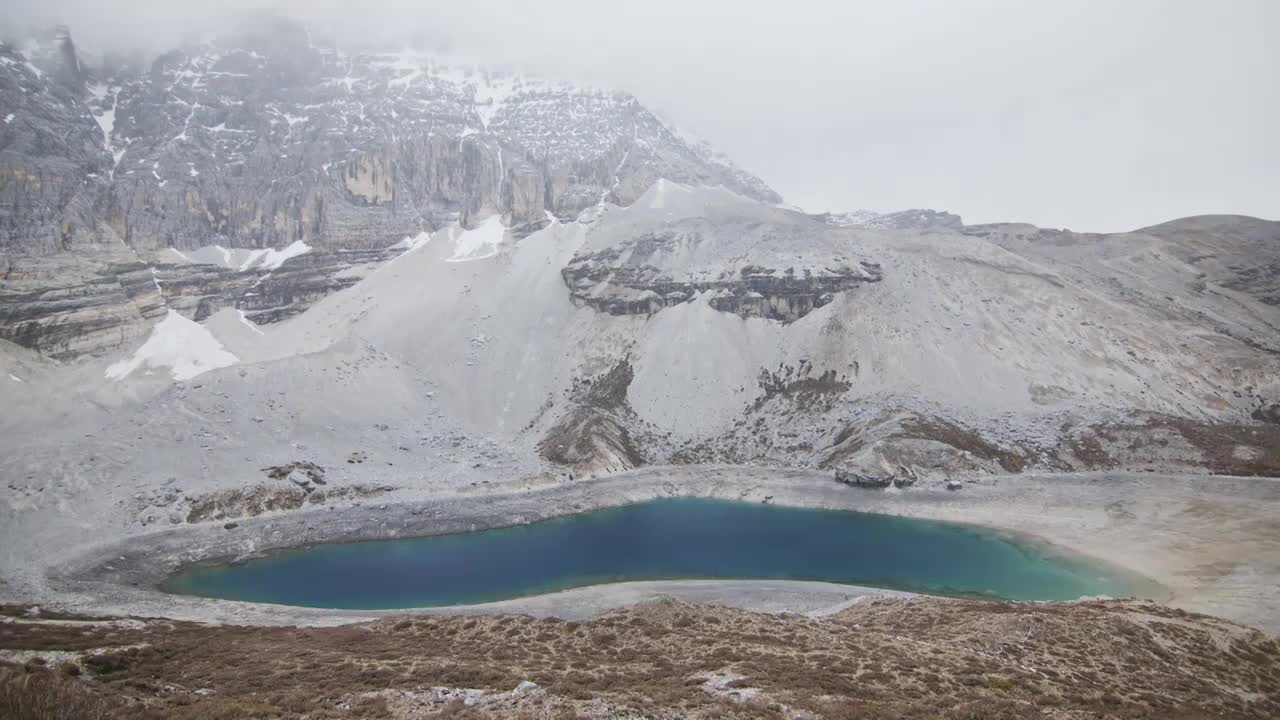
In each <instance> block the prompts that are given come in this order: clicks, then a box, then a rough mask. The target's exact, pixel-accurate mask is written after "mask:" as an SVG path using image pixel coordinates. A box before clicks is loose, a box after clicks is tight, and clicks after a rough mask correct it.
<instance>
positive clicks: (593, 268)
mask: <svg viewBox="0 0 1280 720" xmlns="http://www.w3.org/2000/svg"><path fill="white" fill-rule="evenodd" d="M797 248H803V251H802V252H797ZM561 274H562V275H563V277H564V281H565V284H566V285H568V286H569V291H570V295H571V297H572V299H573V301H574V302H575V303H576V304H579V305H585V306H588V307H591V308H593V309H595V310H597V311H599V312H604V313H609V314H611V315H652V314H654V313H657V312H658V311H660V310H662V309H663V308H667V307H672V306H674V305H680V304H682V303H687V302H692V301H694V300H697V299H705V300H706V301H707V303H708V304H709V305H710V306H711V307H712V308H714V309H716V310H719V311H721V312H729V313H734V314H736V315H740V316H742V317H761V318H767V319H770V320H778V321H782V322H793V321H795V320H798V319H800V318H802V317H804V316H805V315H807V314H809V313H810V312H811V311H813V310H814V309H816V308H820V307H822V306H824V305H826V304H828V303H830V302H832V301H833V300H834V299H835V296H836V294H837V293H841V292H844V291H846V290H852V289H854V288H856V287H857V286H859V285H862V284H864V283H869V282H876V281H878V280H880V279H881V277H882V272H881V268H880V265H879V264H878V263H876V262H874V261H873V260H871V259H870V257H869V256H867V255H865V254H864V253H861V252H859V250H858V248H857V246H856V245H855V244H854V243H853V242H851V240H850V237H849V235H848V233H847V232H844V231H841V230H837V229H834V228H832V227H831V226H829V225H827V224H825V223H823V222H821V221H819V220H815V219H814V218H812V217H810V216H806V215H803V214H801V213H796V212H790V211H785V210H780V209H776V208H767V207H751V208H750V209H749V210H746V211H744V205H743V203H742V202H741V198H740V197H737V196H735V195H734V194H733V193H729V192H724V191H705V190H701V189H695V188H693V187H690V186H685V185H681V184H678V183H673V182H670V181H667V180H663V181H660V182H659V183H657V184H655V185H654V187H653V188H652V189H651V190H650V191H649V192H648V193H646V194H645V195H644V196H642V197H641V198H639V199H638V200H637V202H636V203H635V204H634V205H632V206H631V207H630V208H629V209H628V210H627V212H626V213H618V214H613V215H610V216H608V217H605V218H603V219H602V220H601V221H600V222H598V223H597V224H596V225H595V226H594V227H593V229H592V231H591V235H590V238H589V240H588V242H587V244H586V246H585V247H583V248H582V249H581V250H580V251H579V252H578V253H577V254H576V255H575V256H574V257H573V259H572V260H571V261H570V262H569V264H568V265H566V266H565V268H564V269H563V270H562V271H561Z"/></svg>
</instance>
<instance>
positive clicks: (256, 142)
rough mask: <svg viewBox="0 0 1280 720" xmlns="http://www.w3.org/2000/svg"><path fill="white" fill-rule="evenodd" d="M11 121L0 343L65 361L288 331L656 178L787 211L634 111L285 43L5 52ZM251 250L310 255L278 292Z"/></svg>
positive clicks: (568, 89)
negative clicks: (139, 55) (167, 322)
mask: <svg viewBox="0 0 1280 720" xmlns="http://www.w3.org/2000/svg"><path fill="white" fill-rule="evenodd" d="M0 107H3V108H6V109H7V112H6V114H5V117H4V124H3V125H2V126H0V252H2V253H3V261H2V262H0V273H3V275H4V277H5V280H6V286H7V287H6V288H5V290H6V292H5V293H4V295H3V296H0V337H4V338H6V339H9V340H13V341H16V342H18V343H20V344H23V345H26V346H29V347H36V348H38V349H40V350H41V351H42V352H45V353H46V354H49V355H51V356H55V357H60V358H64V359H65V358H72V357H75V356H77V355H81V354H85V353H101V352H103V351H106V350H109V349H112V348H114V347H117V346H119V345H120V344H121V343H125V342H130V341H133V340H135V339H137V338H138V337H139V335H140V332H141V331H142V329H145V326H146V324H148V323H149V322H153V321H156V320H158V319H159V318H160V317H161V316H162V315H163V313H164V309H165V306H166V304H167V305H168V306H170V307H176V308H178V309H179V310H180V311H182V312H183V313H185V314H187V315H190V316H192V317H194V318H195V319H197V320H203V319H205V318H207V317H209V316H210V315H212V314H213V313H214V312H215V311H216V310H217V309H219V308H221V307H225V306H229V305H234V306H236V307H239V308H240V309H243V310H245V311H246V312H248V313H249V314H250V316H251V317H252V318H253V319H254V320H255V321H257V322H272V321H275V320H279V319H282V318H283V317H287V316H289V315H291V314H295V313H297V312H299V311H301V310H302V309H304V308H305V307H306V306H307V305H308V304H309V303H310V302H313V301H314V300H315V299H316V298H318V297H322V296H324V295H326V294H328V293H330V292H333V291H334V290H337V289H340V288H342V287H346V286H349V285H350V284H351V283H353V282H354V281H355V280H356V279H358V278H359V277H360V276H361V274H362V273H363V272H364V271H366V270H367V268H368V264H369V263H371V262H379V261H384V260H386V259H387V258H388V257H389V255H388V254H386V253H385V252H384V251H385V250H386V249H387V248H388V247H390V246H392V245H394V244H396V243H397V242H399V241H401V240H402V239H404V238H406V237H412V236H415V235H417V234H419V233H421V232H423V231H432V230H437V229H439V228H441V227H445V226H447V225H450V224H452V223H461V224H462V225H463V226H466V227H470V226H472V225H474V224H476V223H478V222H481V221H483V220H484V219H485V218H486V217H488V216H491V215H498V216H500V217H501V218H502V220H503V223H504V224H505V225H506V226H507V227H510V228H512V229H513V230H514V231H516V232H525V233H527V232H530V231H532V230H536V229H537V228H539V227H542V226H544V225H545V224H546V223H547V222H549V220H550V219H552V218H555V219H559V220H562V221H570V220H573V219H575V218H577V217H578V215H579V214H580V213H583V212H588V213H590V212H594V211H596V210H597V209H598V208H600V207H602V206H603V204H604V203H614V204H620V205H626V204H629V203H631V202H632V201H634V200H635V198H637V197H638V196H639V195H640V194H641V193H643V192H644V191H645V190H646V189H648V187H649V186H650V185H651V184H652V183H653V182H655V181H657V180H658V179H659V178H668V179H671V180H674V181H677V182H688V183H693V184H698V185H719V186H724V187H727V188H729V189H732V190H733V191H735V192H738V193H741V194H743V195H745V196H747V197H752V198H756V199H760V200H762V201H765V202H777V201H779V200H780V198H779V197H778V195H777V194H776V193H774V192H773V191H772V190H770V189H769V188H768V187H767V186H766V185H765V184H764V183H763V182H762V181H760V180H759V179H758V178H755V177H753V176H751V175H750V174H748V173H746V172H744V171H742V170H740V169H738V168H736V167H734V166H733V165H732V164H730V163H728V162H727V161H726V160H724V159H723V158H722V157H721V156H719V155H718V154H716V153H715V152H714V151H712V150H711V149H710V148H709V147H708V146H706V145H705V144H703V143H699V142H697V141H693V140H690V139H689V138H688V136H687V135H686V134H684V133H682V132H680V131H678V130H677V129H673V128H672V127H669V126H668V125H667V124H665V123H664V122H663V121H661V120H660V119H659V118H658V117H657V116H656V115H654V114H653V113H651V112H649V111H648V110H647V109H645V108H644V107H643V106H642V105H641V104H640V103H639V102H638V101H637V100H636V99H635V98H634V97H632V96H630V95H627V94H625V93H620V92H612V91H604V90H594V89H588V88H581V87H575V86H573V85H570V84H565V83H558V82H551V81H546V80H542V79H538V78H533V77H526V76H523V75H520V74H517V73H511V72H498V71H490V70H486V69H483V68H476V67H470V66H458V65H451V64H448V63H447V62H446V61H442V60H441V59H439V58H436V57H433V56H431V55H428V54H424V53H419V52H415V51H411V50H405V51H397V52H388V53H372V52H364V53H348V52H344V51H340V50H338V49H334V48H328V47H318V46H314V45H312V44H311V41H310V37H309V35H308V34H307V32H306V31H305V30H304V29H303V28H302V27H301V26H300V25H297V24H293V23H289V22H279V23H267V24H264V25H263V26H260V27H257V28H255V29H254V30H252V31H250V32H243V33H239V34H235V35H232V36H228V37H224V38H221V39H219V40H217V41H214V42H210V43H208V44H203V45H194V46H189V47H184V48H182V49H178V50H174V51H172V52H169V53H166V54H163V55H161V56H159V57H158V58H156V59H154V60H153V61H151V62H149V63H142V62H137V61H122V60H120V59H117V58H106V59H104V60H103V61H101V62H99V63H97V64H92V63H90V62H88V61H82V60H81V59H80V58H79V57H78V55H77V54H76V50H75V46H74V44H73V42H72V40H71V36H70V33H69V31H68V30H66V29H65V28H63V29H60V30H58V31H57V33H55V34H54V35H53V36H51V37H49V38H37V39H36V40H33V41H31V42H29V43H27V44H26V45H24V46H23V47H21V48H20V47H17V46H14V45H11V44H9V45H0ZM237 249H256V250H265V249H272V250H275V251H279V252H286V253H288V254H289V255H291V256H292V255H300V254H302V253H304V252H310V253H311V254H310V255H309V256H308V257H306V258H303V259H300V260H298V261H297V262H293V263H289V265H288V266H287V267H286V268H284V270H283V272H272V271H275V270H278V269H279V267H278V265H279V264H280V263H282V262H283V258H280V259H279V262H276V263H262V262H260V261H259V262H253V261H252V260H251V258H252V256H251V254H247V253H239V254H237V253H235V252H234V251H235V250H237ZM224 250H227V251H230V252H226V253H224V252H223V251H224ZM68 253H70V254H72V255H73V257H71V258H68V257H66V255H67V254H68ZM262 255H263V254H262V253H259V259H261V256H262ZM273 257H276V258H279V256H278V255H277V256H273ZM202 259H208V260H209V262H202ZM233 260H234V261H233ZM193 265H194V266H197V267H193ZM228 270H230V271H235V272H227V271H228ZM237 273H238V274H237ZM159 286H163V287H164V288H166V289H165V290H164V291H163V292H162V293H159V294H163V295H164V296H165V297H164V302H161V298H160V297H159V294H157V293H156V292H152V291H153V290H155V289H156V287H159Z"/></svg>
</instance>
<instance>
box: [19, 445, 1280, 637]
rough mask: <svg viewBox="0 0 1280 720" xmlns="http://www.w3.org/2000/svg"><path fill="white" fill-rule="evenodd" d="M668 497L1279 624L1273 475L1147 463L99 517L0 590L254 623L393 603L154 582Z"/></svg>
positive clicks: (673, 587) (812, 597)
mask: <svg viewBox="0 0 1280 720" xmlns="http://www.w3.org/2000/svg"><path fill="white" fill-rule="evenodd" d="M671 496H697V497H716V498H724V499H740V500H746V501H753V502H771V503H776V504H786V505H794V506H802V507H822V508H832V509H852V510H862V511H867V512H878V513H888V514H895V515H904V516H912V517H919V518H929V519H938V520H946V521H952V522H963V523H972V524H977V525H982V526H986V527H990V528H996V529H1000V530H1004V531H1008V532H1012V533H1017V534H1018V535H1020V536H1022V537H1023V538H1024V539H1031V540H1038V541H1042V542H1044V543H1048V544H1050V545H1051V546H1053V547H1054V548H1056V549H1058V550H1060V551H1063V552H1069V553H1079V554H1083V555H1086V556H1088V557H1090V558H1092V559H1094V560H1095V561H1099V562H1103V563H1109V564H1111V565H1114V566H1116V567H1118V568H1120V569H1123V570H1126V571H1128V572H1130V573H1133V574H1135V575H1138V576H1141V577H1143V578H1148V579H1149V580H1150V581H1152V582H1153V583H1155V584H1158V586H1159V588H1153V593H1152V596H1153V597H1157V599H1159V600H1163V601H1166V602H1168V603H1169V604H1171V605H1173V606H1175V607H1179V608H1184V609H1187V610H1194V611H1198V612H1205V613H1209V614H1213V615H1218V616H1221V617H1224V618H1227V619H1230V620H1234V621H1237V622H1241V623H1245V624H1248V625H1252V626H1255V627H1258V628H1261V629H1264V630H1267V631H1268V632H1272V633H1275V632H1277V631H1280V597H1277V595H1276V593H1275V592H1274V589H1275V587H1276V585H1277V582H1278V581H1280V526H1278V525H1277V523H1275V521H1274V518H1275V517H1277V513H1278V512H1280V482H1276V481H1275V480H1268V479H1246V478H1222V477H1204V476H1200V477H1168V476H1157V475H1150V474H1142V475H1115V474H1092V475H1045V476H1032V475H1025V476H1008V477H999V478H984V479H981V480H978V481H974V482H971V483H967V484H966V485H965V487H964V489H963V490H958V491H946V490H933V489H915V488H909V489H904V490H864V489H858V488H850V487H846V486H843V485H840V484H837V483H835V482H833V481H832V479H831V476H830V475H829V474H827V473H818V472H812V471H801V470H779V469H767V468H745V467H731V466H702V467H690V466H679V467H651V468H645V469H643V470H638V471H632V472H627V473H621V474H617V475H613V476H610V477H607V478H602V479H597V480H589V481H578V482H565V483H558V484H545V485H533V484H530V485H519V484H512V485H504V486H492V487H491V489H486V490H484V491H474V490H473V491H459V492H454V493H433V494H432V495H431V496H429V497H428V496H426V494H425V493H424V494H423V495H422V496H418V497H414V496H412V495H410V494H408V493H404V492H399V493H396V495H395V497H393V498H388V502H386V503H383V504H377V505H350V506H347V507H341V508H334V509H323V510H306V511H291V512H279V513H273V514H268V515H263V516H259V517H255V518H248V519H243V520H241V521H240V522H239V523H238V524H237V526H236V527H234V528H231V529H225V528H224V527H223V524H222V523H203V524H198V525H191V526H182V527H179V528H176V529H168V530H161V531H158V532H128V531H127V530H126V531H123V532H121V531H115V532H112V531H107V530H104V531H103V532H100V533H97V537H98V539H97V541H94V542H91V543H82V544H78V545H76V546H74V547H70V546H68V547H64V548H53V547H49V546H43V547H39V548H37V547H25V548H19V547H15V546H13V545H10V548H9V552H8V553H6V558H7V559H6V564H10V565H14V564H16V562H15V561H19V560H20V562H21V566H17V567H5V568H4V569H3V576H4V578H5V586H4V588H3V589H4V594H5V595H6V596H8V598H7V599H13V600H20V601H25V602H39V603H45V604H52V605H56V606H59V607H66V608H71V609H78V610H92V611H94V612H107V613H120V614H135V615H147V616H164V617H174V618H180V619H189V620H207V621H217V622H235V623H260V624H293V623H306V624H333V623H340V622H350V621H354V620H358V619H364V618H370V617H377V616H379V615H386V614H404V613H405V612H407V611H403V610H396V611H387V612H371V611H335V610H318V609H307V608H295V607H284V606H273V605H264V604H254V603H243V602H232V601H224V600H212V599H204V598H196V597H185V596H177V595H171V594H167V593H163V592H161V591H159V590H158V589H157V587H158V585H159V583H160V582H162V581H163V580H164V579H165V578H166V577H167V576H168V575H169V574H171V573H172V572H174V571H175V570H176V569H178V568H179V567H182V566H184V565H187V564H190V563H195V562H216V561H225V560H231V559H236V558H244V557H248V556H252V555H254V554H258V553H263V552H267V551H270V550H273V549H281V548H286V547H292V546H298V545H306V544H312V543H319V542H335V541H346V540H362V539H377V538H390V537H408V536H415V535H431V534H442V533H453V532H464V531H469V530H479V529H485V528H490V527H500V526H505V525H511V524H518V523H525V522H532V521H536V520H540V519H545V518H548V517H554V516H559V515H564V514H569V513H576V512H584V511H589V510H594V509H599V508H604V507H610V506H615V505H620V504H625V503H630V502H638V501H643V500H647V499H652V498H656V497H671ZM9 534H10V535H12V533H9ZM77 537H81V538H83V537H85V534H83V533H78V534H77ZM6 542H21V538H14V537H9V538H6ZM42 551H43V552H42ZM878 593H885V594H893V593H891V592H890V591H883V590H875V589H868V588H855V587H851V586H843V585H832V584H828V583H806V582H785V581H768V582H763V581H760V582H752V581H688V582H671V581H664V582H646V583H620V584H615V585H604V586H596V587H588V588H579V589H574V590H568V591H564V592H560V593H553V594H550V595H543V596H537V597H531V598H522V599H515V600H509V601H504V602H500V603H490V604H487V605H480V606H467V607H455V608H447V609H434V610H424V611H421V612H447V613H459V612H485V613H492V612H514V613H530V614H535V615H555V616H559V617H565V618H582V617H589V616H591V615H594V614H597V613H599V612H601V611H604V610H606V609H609V608H613V607H618V606H623V605H629V604H634V603H635V602H638V601H641V600H644V599H648V598H652V597H656V596H661V595H667V596H674V597H679V598H683V599H688V600H694V601H700V602H713V603H718V604H725V605H730V606H736V607H742V608H747V609H759V610H769V611H784V610H789V611H794V612H805V613H813V614H821V613H823V612H829V611H831V610H832V609H835V608H838V607H841V606H844V605H847V604H848V603H850V602H856V601H857V598H859V597H861V596H863V595H867V594H878Z"/></svg>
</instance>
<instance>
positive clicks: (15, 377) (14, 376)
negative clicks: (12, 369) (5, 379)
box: [9, 373, 26, 383]
mask: <svg viewBox="0 0 1280 720" xmlns="http://www.w3.org/2000/svg"><path fill="white" fill-rule="evenodd" d="M9 379H10V380H12V381H14V382H19V383H20V382H26V380H23V379H22V378H20V377H18V376H17V375H14V374H13V373H9Z"/></svg>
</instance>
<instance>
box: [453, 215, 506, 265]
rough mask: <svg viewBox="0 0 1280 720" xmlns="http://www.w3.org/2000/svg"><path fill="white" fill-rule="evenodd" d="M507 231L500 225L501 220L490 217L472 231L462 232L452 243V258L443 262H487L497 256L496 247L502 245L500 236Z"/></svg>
mask: <svg viewBox="0 0 1280 720" xmlns="http://www.w3.org/2000/svg"><path fill="white" fill-rule="evenodd" d="M506 231H507V229H506V228H505V227H503V225H502V218H500V217H498V216H497V215H493V216H491V217H490V218H489V219H488V220H485V221H484V222H483V223H481V225H480V226H479V227H477V228H475V229H472V230H463V231H462V233H461V234H460V235H458V236H457V237H456V238H454V241H453V256H452V257H449V258H447V259H446V260H445V262H469V261H471V260H487V259H488V258H491V257H494V256H496V255H497V254H498V246H499V245H501V244H502V236H503V235H504V234H505V233H506Z"/></svg>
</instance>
